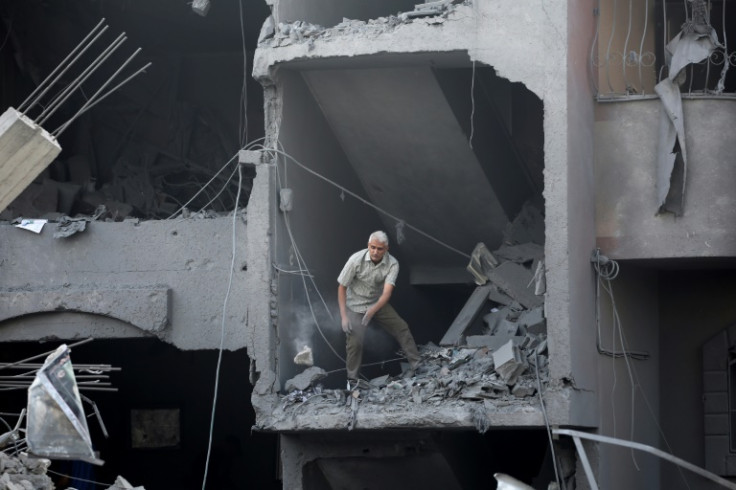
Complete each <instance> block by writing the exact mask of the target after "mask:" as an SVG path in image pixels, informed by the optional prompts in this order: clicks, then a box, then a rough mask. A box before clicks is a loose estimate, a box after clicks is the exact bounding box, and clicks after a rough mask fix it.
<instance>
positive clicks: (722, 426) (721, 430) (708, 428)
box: [705, 413, 730, 436]
mask: <svg viewBox="0 0 736 490" xmlns="http://www.w3.org/2000/svg"><path fill="white" fill-rule="evenodd" d="M729 430H730V429H729V423H728V414H725V413H724V414H717V415H715V414H707V415H706V416H705V435H716V436H718V435H728V433H729Z"/></svg>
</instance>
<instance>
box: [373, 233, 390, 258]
mask: <svg viewBox="0 0 736 490" xmlns="http://www.w3.org/2000/svg"><path fill="white" fill-rule="evenodd" d="M386 252H388V235H386V233H384V232H382V231H374V232H373V233H371V236H369V237H368V255H369V256H370V258H371V261H372V262H373V263H374V264H377V263H379V262H380V261H381V260H383V256H384V255H386Z"/></svg>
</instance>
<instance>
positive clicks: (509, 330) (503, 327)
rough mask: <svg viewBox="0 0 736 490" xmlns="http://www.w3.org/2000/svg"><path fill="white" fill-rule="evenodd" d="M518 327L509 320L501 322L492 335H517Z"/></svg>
mask: <svg viewBox="0 0 736 490" xmlns="http://www.w3.org/2000/svg"><path fill="white" fill-rule="evenodd" d="M518 334H519V325H517V324H516V323H515V322H512V321H509V320H501V321H500V322H499V324H498V326H497V327H496V330H495V331H494V332H493V335H518Z"/></svg>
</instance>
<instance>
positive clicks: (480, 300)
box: [440, 285, 490, 345]
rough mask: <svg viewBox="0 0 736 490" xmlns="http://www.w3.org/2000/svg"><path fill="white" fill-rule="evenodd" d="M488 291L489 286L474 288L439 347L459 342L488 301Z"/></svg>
mask: <svg viewBox="0 0 736 490" xmlns="http://www.w3.org/2000/svg"><path fill="white" fill-rule="evenodd" d="M489 290H490V285H486V286H479V287H477V288H475V291H473V294H472V295H471V296H470V299H468V301H467V302H466V303H465V306H463V309H462V310H460V313H458V315H457V317H455V320H454V321H453V322H452V325H450V328H449V329H448V330H447V332H446V333H445V336H444V337H442V340H440V345H456V344H457V343H458V342H460V340H461V338H462V336H463V334H464V333H465V330H467V328H468V327H469V326H470V325H471V324H472V323H473V321H474V320H475V319H476V318H477V317H478V315H480V313H481V311H482V310H483V306H484V305H485V304H486V301H488V294H489Z"/></svg>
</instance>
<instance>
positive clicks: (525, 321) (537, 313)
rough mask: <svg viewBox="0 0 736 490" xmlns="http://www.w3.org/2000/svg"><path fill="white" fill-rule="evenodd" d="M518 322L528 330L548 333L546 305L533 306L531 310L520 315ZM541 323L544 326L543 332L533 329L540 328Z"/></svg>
mask: <svg viewBox="0 0 736 490" xmlns="http://www.w3.org/2000/svg"><path fill="white" fill-rule="evenodd" d="M517 323H518V324H519V325H520V326H522V327H524V328H526V329H527V331H529V332H530V333H534V334H539V333H546V331H547V326H546V321H545V319H544V307H543V306H537V307H536V308H532V309H531V310H526V311H524V312H522V313H521V315H519V319H518V320H517ZM540 325H542V326H543V327H544V328H543V330H542V331H541V332H539V331H533V330H539V329H540Z"/></svg>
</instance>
